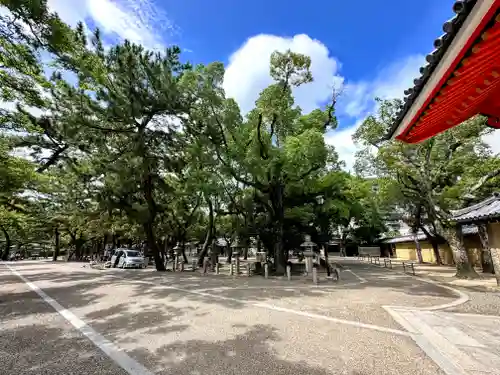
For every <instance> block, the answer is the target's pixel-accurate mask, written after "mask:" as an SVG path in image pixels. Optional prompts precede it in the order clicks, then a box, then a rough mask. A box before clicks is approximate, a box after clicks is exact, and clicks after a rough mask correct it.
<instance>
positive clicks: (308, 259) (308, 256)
mask: <svg viewBox="0 0 500 375" xmlns="http://www.w3.org/2000/svg"><path fill="white" fill-rule="evenodd" d="M313 256H314V253H313V252H312V251H304V257H305V263H306V274H310V273H311V272H312V269H313Z"/></svg>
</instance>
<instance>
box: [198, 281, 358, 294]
mask: <svg viewBox="0 0 500 375" xmlns="http://www.w3.org/2000/svg"><path fill="white" fill-rule="evenodd" d="M358 284H361V282H359V281H356V282H352V283H345V284H336V285H310V286H305V285H303V286H293V285H289V286H287V285H272V286H242V287H239V286H238V287H234V288H233V287H225V286H222V287H214V288H204V289H196V291H197V292H215V291H221V292H229V291H232V290H247V289H262V290H267V289H278V290H280V289H281V290H284V291H290V292H293V291H295V290H304V289H305V290H315V289H316V290H318V289H319V290H322V289H323V290H325V291H330V290H339V287H344V286H352V285H358Z"/></svg>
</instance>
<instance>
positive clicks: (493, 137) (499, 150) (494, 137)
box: [483, 130, 500, 155]
mask: <svg viewBox="0 0 500 375" xmlns="http://www.w3.org/2000/svg"><path fill="white" fill-rule="evenodd" d="M483 141H485V142H486V143H487V144H488V145H489V146H490V147H491V151H492V152H493V154H495V155H499V154H500V130H495V131H493V132H491V133H490V134H488V135H486V136H484V137H483Z"/></svg>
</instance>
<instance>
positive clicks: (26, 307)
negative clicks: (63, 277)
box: [0, 266, 126, 375]
mask: <svg viewBox="0 0 500 375" xmlns="http://www.w3.org/2000/svg"><path fill="white" fill-rule="evenodd" d="M0 327H1V328H0V373H1V374H2V375H28V374H30V375H31V374H33V375H35V374H36V375H41V374H47V375H68V374H71V375H87V374H88V375H95V374H103V375H126V372H125V371H123V370H122V369H121V368H120V367H118V366H117V365H116V364H115V363H114V362H112V361H111V360H110V359H109V358H108V357H106V356H105V355H104V353H102V352H101V351H100V350H99V349H97V348H96V347H95V346H94V345H93V344H92V343H91V342H90V341H89V340H88V339H87V338H86V337H85V336H83V335H82V334H81V333H80V332H79V331H77V330H75V329H74V328H73V327H72V326H71V325H70V324H69V323H68V322H66V320H65V319H64V318H62V317H61V316H60V315H59V314H57V313H56V312H54V310H53V309H52V308H51V307H50V306H49V305H47V304H46V303H45V302H44V301H42V300H41V299H40V298H39V297H38V295H37V294H36V293H34V292H32V291H31V290H30V289H29V288H28V287H27V285H26V284H24V283H22V282H21V280H20V279H19V278H18V277H16V276H13V275H11V274H10V272H9V271H7V270H6V269H5V268H3V267H1V266H0Z"/></svg>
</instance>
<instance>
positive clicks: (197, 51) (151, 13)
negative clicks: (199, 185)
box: [49, 0, 454, 168]
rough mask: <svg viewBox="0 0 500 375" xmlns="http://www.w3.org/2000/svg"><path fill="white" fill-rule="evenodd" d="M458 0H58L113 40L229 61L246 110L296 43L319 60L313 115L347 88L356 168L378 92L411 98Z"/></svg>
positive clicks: (346, 136)
mask: <svg viewBox="0 0 500 375" xmlns="http://www.w3.org/2000/svg"><path fill="white" fill-rule="evenodd" d="M453 3H454V0H437V1H436V0H420V1H409V0H385V1H366V0H350V1H339V0H318V1H309V2H307V1H306V2H304V1H301V2H299V1H293V0H292V1H291V0H289V1H285V0H253V1H247V2H245V1H229V0H210V1H207V0H204V1H202V0H182V1H179V0H177V1H173V0H79V1H78V2H70V1H67V0H49V6H50V7H51V8H52V9H54V10H56V11H57V12H58V13H59V14H60V15H61V17H62V18H63V19H64V20H65V21H67V22H69V23H70V24H75V23H76V22H77V21H78V20H84V21H85V23H86V24H87V25H88V26H89V28H93V27H95V26H99V27H100V28H101V30H102V31H103V35H104V36H105V38H106V40H107V41H108V42H109V43H112V42H113V41H116V40H118V39H123V38H127V39H131V40H132V41H135V42H139V43H142V44H145V45H146V46H148V47H151V48H162V46H164V45H168V44H178V45H179V46H180V47H182V48H183V49H184V50H185V51H186V53H185V57H186V58H187V59H189V60H191V61H192V62H194V63H199V62H202V63H208V62H211V61H215V60H217V61H223V62H224V63H225V65H226V69H227V72H226V76H225V79H224V87H225V89H226V93H227V95H228V96H231V97H234V98H235V99H236V100H237V101H238V103H239V104H240V107H241V108H242V110H243V111H244V112H245V111H247V110H249V109H250V108H251V107H252V105H253V102H254V100H255V99H256V97H257V95H258V93H259V92H260V90H262V89H263V88H264V87H265V86H267V85H268V84H269V83H270V79H269V76H268V57H269V55H270V54H271V52H272V51H273V50H276V49H281V50H284V49H288V48H291V49H292V50H295V51H297V52H301V53H306V54H308V55H310V56H311V59H312V72H313V75H314V78H315V82H314V83H313V84H310V85H308V86H307V87H301V88H300V89H298V90H296V92H295V96H296V101H297V103H298V104H299V105H300V106H301V107H302V108H303V109H304V110H305V111H309V110H311V109H313V108H316V107H317V106H321V105H322V104H324V103H325V102H326V101H327V100H328V97H329V94H330V91H331V87H332V85H335V86H340V85H341V84H342V85H343V86H344V92H343V95H342V97H341V99H340V100H339V103H338V107H337V114H338V117H339V123H340V126H339V129H338V130H337V131H334V132H332V133H330V134H328V135H327V137H326V141H327V142H328V143H331V144H334V145H335V146H336V148H337V150H338V152H339V154H340V155H341V157H342V158H343V159H345V160H346V162H347V164H348V168H350V166H351V165H352V162H353V155H354V152H355V150H356V147H355V145H354V144H353V143H352V140H351V135H352V133H353V131H354V130H355V129H356V126H358V125H359V124H360V122H361V121H362V119H363V118H364V117H365V116H366V115H367V114H369V113H371V112H373V111H374V110H375V109H376V107H375V104H374V102H373V99H374V97H375V96H379V97H383V98H392V97H401V96H402V95H403V91H404V89H406V88H407V87H408V86H410V85H411V84H412V81H413V78H415V77H416V76H417V75H418V68H419V67H420V66H421V65H422V64H423V63H424V56H425V54H427V53H429V52H430V51H431V50H432V48H433V47H432V43H433V41H434V39H436V38H437V37H439V36H440V35H441V34H442V25H443V23H444V22H445V21H446V20H447V19H449V18H451V17H452V16H453V12H452V5H453Z"/></svg>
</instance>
